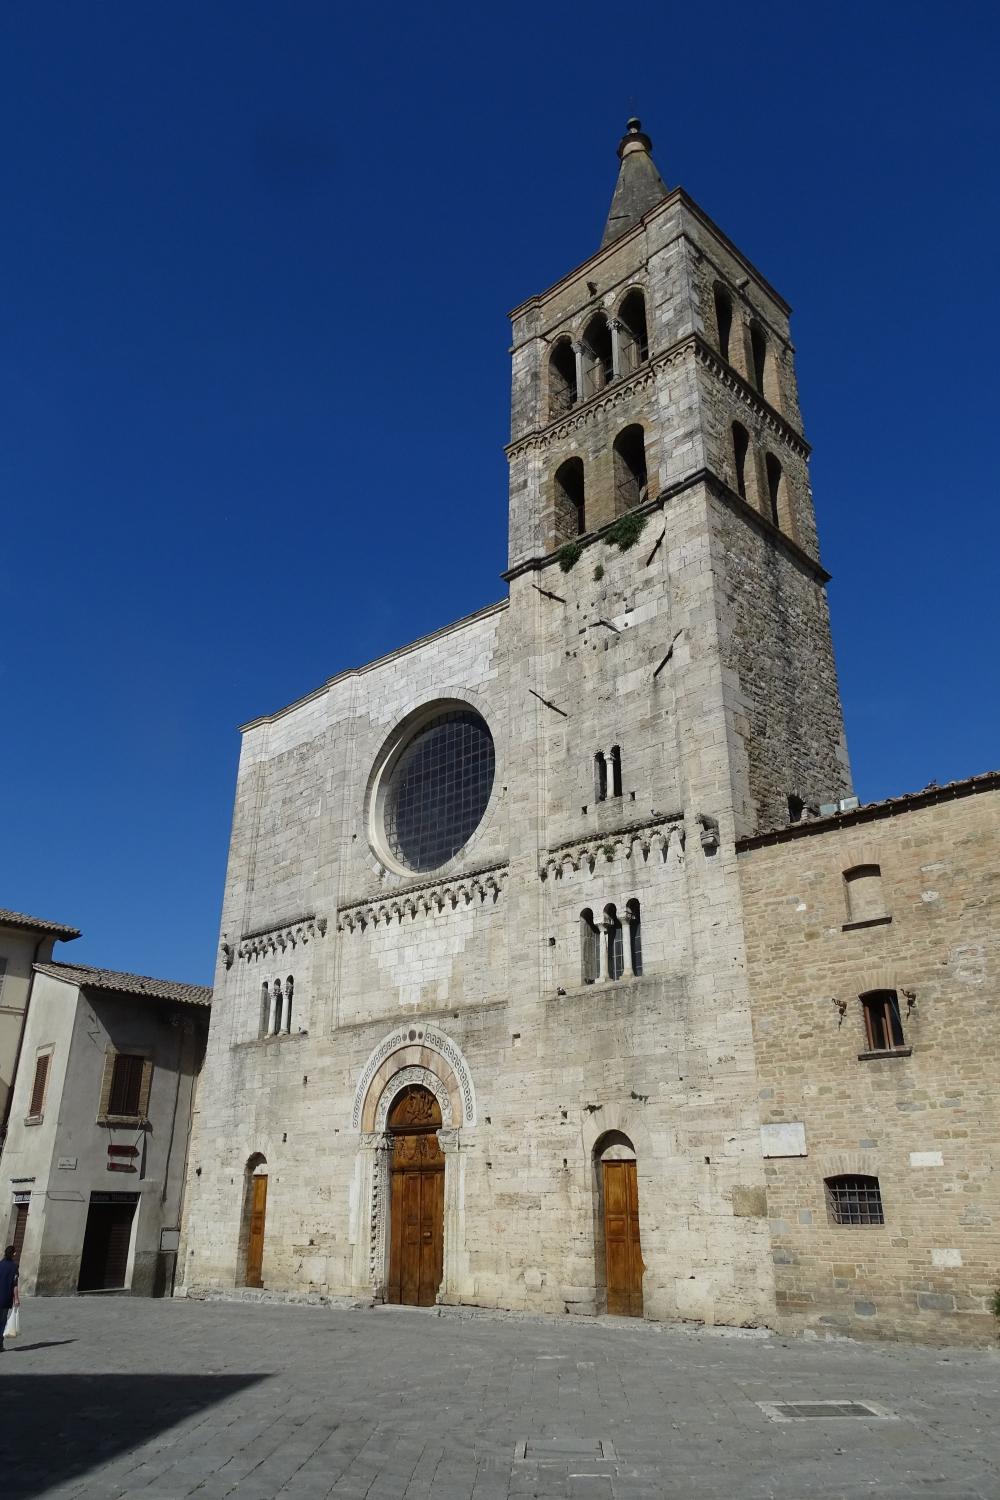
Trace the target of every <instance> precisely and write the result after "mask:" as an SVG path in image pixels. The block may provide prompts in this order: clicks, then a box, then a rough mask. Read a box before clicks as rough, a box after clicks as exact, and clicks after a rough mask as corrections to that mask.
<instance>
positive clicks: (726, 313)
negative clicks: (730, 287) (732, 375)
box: [715, 283, 733, 359]
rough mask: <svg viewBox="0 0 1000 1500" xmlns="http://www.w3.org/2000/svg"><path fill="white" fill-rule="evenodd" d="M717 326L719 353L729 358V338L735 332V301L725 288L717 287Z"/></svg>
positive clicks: (724, 357)
mask: <svg viewBox="0 0 1000 1500" xmlns="http://www.w3.org/2000/svg"><path fill="white" fill-rule="evenodd" d="M715 326H716V328H717V329H718V331H719V353H720V354H721V355H722V357H723V359H728V358H729V336H730V334H731V333H732V331H733V299H732V298H731V297H730V295H729V293H728V292H727V291H725V290H724V288H723V287H721V286H719V285H718V283H716V287H715Z"/></svg>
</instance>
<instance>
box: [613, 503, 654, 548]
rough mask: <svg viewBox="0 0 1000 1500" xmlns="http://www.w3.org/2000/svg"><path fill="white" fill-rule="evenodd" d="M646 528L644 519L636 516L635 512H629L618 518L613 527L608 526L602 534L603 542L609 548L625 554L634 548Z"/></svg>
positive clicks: (642, 516) (641, 516)
mask: <svg viewBox="0 0 1000 1500" xmlns="http://www.w3.org/2000/svg"><path fill="white" fill-rule="evenodd" d="M645 527H646V517H645V516H644V515H637V514H636V512H635V511H629V512H627V514H625V515H624V516H619V517H618V520H617V521H616V522H615V523H614V525H613V526H609V527H608V529H607V531H606V532H605V533H604V540H605V542H606V543H607V545H608V546H609V547H617V548H618V551H619V552H627V551H628V550H629V548H630V547H634V546H635V544H636V542H637V541H638V540H639V538H640V537H641V536H642V533H643V531H644V530H645Z"/></svg>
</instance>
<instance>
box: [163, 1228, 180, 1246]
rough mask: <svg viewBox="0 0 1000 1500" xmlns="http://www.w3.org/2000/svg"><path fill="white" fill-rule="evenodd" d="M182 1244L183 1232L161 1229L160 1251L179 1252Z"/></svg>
mask: <svg viewBox="0 0 1000 1500" xmlns="http://www.w3.org/2000/svg"><path fill="white" fill-rule="evenodd" d="M180 1243H181V1232H180V1230H179V1229H161V1230H160V1249H161V1250H174V1251H176V1250H179V1249H180Z"/></svg>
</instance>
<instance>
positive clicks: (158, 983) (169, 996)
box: [35, 964, 212, 1005]
mask: <svg viewBox="0 0 1000 1500" xmlns="http://www.w3.org/2000/svg"><path fill="white" fill-rule="evenodd" d="M35 969H36V970H37V972H38V973H39V974H48V975H50V976H51V977H52V978H53V979H64V980H66V982H67V983H68V984H78V985H81V986H82V987H84V988H85V989H92V990H114V991H115V992H116V994H119V995H133V996H135V998H136V999H138V1000H179V1001H181V1003H182V1004H184V1005H211V1003H212V991H211V988H210V986H209V985H206V984H182V983H181V982H180V981H179V980H177V979H152V978H150V976H149V975H148V974H123V973H121V972H120V971H119V970H117V969H93V968H91V967H90V966H89V965H88V964H36V965H35Z"/></svg>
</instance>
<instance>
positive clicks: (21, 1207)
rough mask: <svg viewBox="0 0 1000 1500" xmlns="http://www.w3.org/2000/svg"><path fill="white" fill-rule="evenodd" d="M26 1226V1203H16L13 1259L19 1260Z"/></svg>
mask: <svg viewBox="0 0 1000 1500" xmlns="http://www.w3.org/2000/svg"><path fill="white" fill-rule="evenodd" d="M27 1227H28V1205H27V1203H18V1204H17V1206H16V1207H15V1209H14V1234H13V1243H14V1259H15V1260H16V1261H18V1262H20V1259H21V1251H22V1250H23V1249H24V1234H25V1230H26V1229H27Z"/></svg>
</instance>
